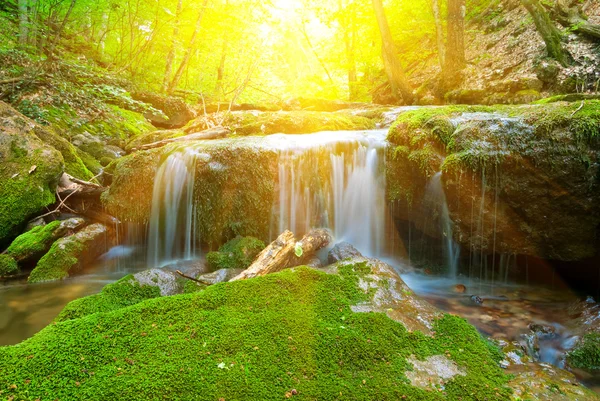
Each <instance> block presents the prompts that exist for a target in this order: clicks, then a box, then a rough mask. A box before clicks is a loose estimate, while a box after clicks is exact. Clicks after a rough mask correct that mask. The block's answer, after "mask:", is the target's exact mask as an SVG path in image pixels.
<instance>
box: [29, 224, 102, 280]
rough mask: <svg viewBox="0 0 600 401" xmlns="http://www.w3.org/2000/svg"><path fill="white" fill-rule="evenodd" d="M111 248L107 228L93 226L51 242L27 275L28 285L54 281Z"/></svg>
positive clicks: (100, 225)
mask: <svg viewBox="0 0 600 401" xmlns="http://www.w3.org/2000/svg"><path fill="white" fill-rule="evenodd" d="M112 245H113V238H112V235H111V233H110V232H109V230H108V229H107V228H106V226H104V225H102V224H92V225H90V226H87V227H85V228H84V229H82V230H81V231H79V232H78V233H76V234H73V235H69V236H68V237H64V238H61V239H59V240H58V241H56V242H54V244H52V246H51V247H50V250H49V251H48V253H46V254H45V255H44V256H43V257H42V258H41V259H40V260H39V261H38V263H37V265H36V267H35V269H33V271H32V272H31V274H30V275H29V279H28V282H30V283H39V282H43V281H55V280H61V279H64V278H67V277H69V276H70V275H71V274H73V273H75V272H77V271H79V270H81V269H83V268H84V267H85V266H86V265H88V264H90V263H93V262H94V261H95V260H96V259H97V258H98V257H100V256H101V255H102V254H104V253H106V251H107V250H108V249H109V248H110V247H111V246H112Z"/></svg>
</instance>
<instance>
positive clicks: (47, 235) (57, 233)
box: [6, 217, 85, 263]
mask: <svg viewBox="0 0 600 401" xmlns="http://www.w3.org/2000/svg"><path fill="white" fill-rule="evenodd" d="M84 224H85V219H82V218H80V217H74V218H71V219H67V220H64V221H58V220H55V221H53V222H50V223H48V224H46V225H42V226H36V227H33V228H32V229H31V230H29V231H27V232H25V233H23V234H21V235H19V236H18V237H17V238H16V239H15V240H14V241H13V242H12V243H11V244H10V246H9V247H8V249H7V250H6V253H7V254H8V255H10V256H12V257H13V258H14V259H15V260H16V261H17V262H19V263H27V262H31V261H36V260H38V259H39V258H41V257H42V256H44V254H45V253H46V252H48V250H49V249H50V246H51V245H52V244H53V243H54V241H56V240H57V239H59V238H61V237H64V236H65V235H71V234H73V233H74V232H75V231H77V230H78V229H80V228H81V227H82V226H83V225H84Z"/></svg>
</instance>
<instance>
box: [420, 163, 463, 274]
mask: <svg viewBox="0 0 600 401" xmlns="http://www.w3.org/2000/svg"><path fill="white" fill-rule="evenodd" d="M423 203H424V205H423V206H424V207H425V208H427V209H429V210H430V211H437V214H438V221H439V226H440V227H439V230H440V233H441V235H442V249H443V250H444V259H445V261H446V266H447V268H448V275H449V276H450V277H456V274H457V272H458V262H459V257H460V247H459V245H458V244H457V243H456V242H455V241H454V239H453V232H452V224H453V223H452V220H451V219H450V212H449V210H448V202H447V200H446V194H445V193H444V187H443V185H442V173H441V172H439V173H437V174H435V175H434V176H433V177H432V178H431V180H430V181H429V184H428V185H427V188H426V191H425V199H424V202H423Z"/></svg>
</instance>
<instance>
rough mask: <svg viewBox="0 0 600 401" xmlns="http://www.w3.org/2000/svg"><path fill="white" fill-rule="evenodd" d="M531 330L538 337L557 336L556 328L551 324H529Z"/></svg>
mask: <svg viewBox="0 0 600 401" xmlns="http://www.w3.org/2000/svg"><path fill="white" fill-rule="evenodd" d="M529 330H531V331H532V332H533V333H534V334H535V335H536V336H537V337H553V336H555V335H556V328H555V327H554V326H550V325H549V324H541V323H529Z"/></svg>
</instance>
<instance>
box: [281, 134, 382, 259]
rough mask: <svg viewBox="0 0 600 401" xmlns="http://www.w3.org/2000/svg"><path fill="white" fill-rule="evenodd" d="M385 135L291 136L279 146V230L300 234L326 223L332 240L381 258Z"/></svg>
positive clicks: (323, 225)
mask: <svg viewBox="0 0 600 401" xmlns="http://www.w3.org/2000/svg"><path fill="white" fill-rule="evenodd" d="M384 138H385V131H383V130H382V131H372V132H369V133H365V132H346V133H344V134H343V136H342V133H333V132H330V133H320V134H315V135H312V136H307V135H303V136H302V137H301V138H295V141H296V142H295V143H288V146H287V147H286V148H284V149H282V150H280V156H279V199H278V201H277V205H276V206H277V207H276V208H274V210H275V212H276V213H277V212H278V216H276V218H275V219H274V220H276V221H279V227H278V228H279V230H278V231H279V232H282V231H284V230H286V229H289V230H291V231H292V232H294V233H295V234H296V235H298V236H300V235H303V234H304V233H306V232H308V230H310V229H311V228H313V227H327V228H330V229H331V230H332V231H333V232H334V235H335V237H336V240H337V241H342V240H343V241H348V242H350V243H351V244H353V245H354V246H355V247H356V248H357V249H358V250H359V251H361V252H363V253H364V254H365V255H369V256H381V255H382V253H383V251H384V245H385V238H384V237H385V224H386V218H385V216H386V208H387V205H386V199H385V174H384V173H383V168H384V154H385V152H384V149H385V140H384ZM315 139H318V140H316V141H315ZM288 140H289V138H288Z"/></svg>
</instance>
